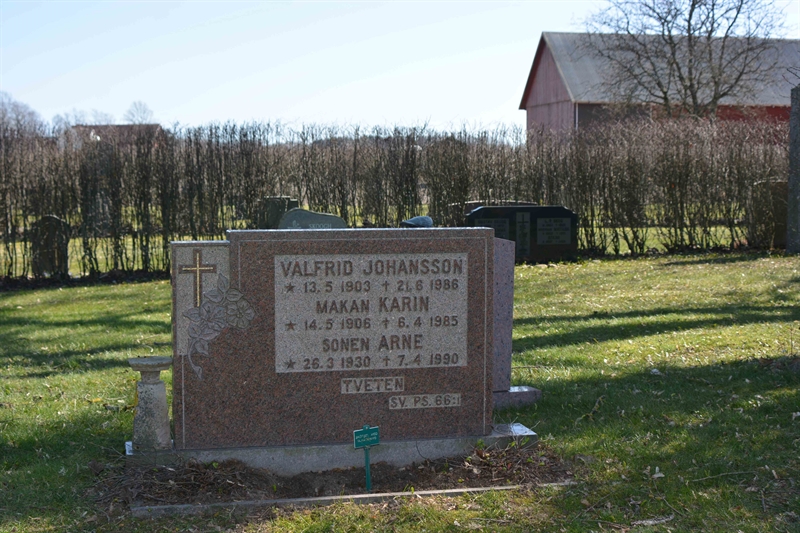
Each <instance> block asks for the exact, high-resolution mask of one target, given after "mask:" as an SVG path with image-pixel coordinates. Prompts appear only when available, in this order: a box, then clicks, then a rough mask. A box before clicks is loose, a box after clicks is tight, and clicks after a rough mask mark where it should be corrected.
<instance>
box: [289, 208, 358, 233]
mask: <svg viewBox="0 0 800 533" xmlns="http://www.w3.org/2000/svg"><path fill="white" fill-rule="evenodd" d="M346 227H347V224H345V223H344V219H343V218H342V217H338V216H336V215H331V214H329V213H316V212H314V211H307V210H305V209H300V208H297V209H291V210H289V211H287V212H286V213H285V214H284V215H283V216H282V217H281V220H280V223H279V224H278V229H344V228H346Z"/></svg>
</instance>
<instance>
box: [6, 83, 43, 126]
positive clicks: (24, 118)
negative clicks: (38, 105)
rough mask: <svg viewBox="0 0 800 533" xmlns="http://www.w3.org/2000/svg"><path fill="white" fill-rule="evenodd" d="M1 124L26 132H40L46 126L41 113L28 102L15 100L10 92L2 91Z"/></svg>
mask: <svg viewBox="0 0 800 533" xmlns="http://www.w3.org/2000/svg"><path fill="white" fill-rule="evenodd" d="M0 126H2V127H3V128H4V129H5V128H14V129H16V130H19V131H22V132H26V133H38V132H40V131H41V130H42V129H43V128H44V122H43V121H42V119H41V117H40V116H39V113H37V112H36V111H34V110H33V109H31V108H30V107H29V106H28V105H27V104H24V103H22V102H18V101H16V100H14V99H13V98H12V97H11V95H10V94H8V93H7V92H5V91H0Z"/></svg>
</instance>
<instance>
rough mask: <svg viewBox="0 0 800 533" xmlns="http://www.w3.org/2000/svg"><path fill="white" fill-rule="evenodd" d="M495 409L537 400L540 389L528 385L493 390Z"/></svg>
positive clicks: (539, 396) (540, 392)
mask: <svg viewBox="0 0 800 533" xmlns="http://www.w3.org/2000/svg"><path fill="white" fill-rule="evenodd" d="M492 396H493V397H494V408H495V409H508V408H509V407H516V408H519V407H525V406H526V405H531V404H533V403H536V402H537V401H539V400H540V399H541V397H542V391H540V390H539V389H534V388H533V387H528V386H519V387H511V388H510V389H508V390H507V391H494V392H493V393H492Z"/></svg>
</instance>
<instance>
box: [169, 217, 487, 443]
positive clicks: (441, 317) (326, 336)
mask: <svg viewBox="0 0 800 533" xmlns="http://www.w3.org/2000/svg"><path fill="white" fill-rule="evenodd" d="M172 254H173V255H172V257H173V265H174V266H173V272H172V283H173V311H174V312H173V335H174V339H173V346H174V370H173V398H174V400H173V418H174V428H175V439H174V440H175V447H176V449H177V450H209V449H226V448H244V447H269V446H297V445H328V444H337V443H338V444H341V443H345V444H346V443H348V442H349V443H350V444H351V445H352V438H353V433H352V432H353V430H354V429H357V428H360V427H362V425H363V424H370V425H372V426H380V432H381V441H382V443H383V442H385V441H392V440H409V439H411V440H414V439H434V438H442V437H445V438H447V437H464V436H476V437H477V436H482V435H488V434H490V433H491V431H492V408H493V399H492V390H493V378H494V375H493V363H494V362H493V359H494V351H493V341H492V337H493V319H494V314H493V313H494V309H493V294H494V275H493V258H494V234H493V230H490V229H485V228H481V229H478V228H475V229H472V228H454V229H424V230H402V229H398V230H392V229H380V230H378V229H364V230H306V231H291V230H279V231H230V232H228V241H197V242H176V243H173V244H172Z"/></svg>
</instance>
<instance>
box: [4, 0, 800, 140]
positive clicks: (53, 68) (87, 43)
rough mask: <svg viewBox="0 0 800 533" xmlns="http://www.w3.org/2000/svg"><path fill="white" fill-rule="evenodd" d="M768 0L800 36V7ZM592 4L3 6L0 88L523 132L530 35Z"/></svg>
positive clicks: (210, 110) (190, 114) (228, 116)
mask: <svg viewBox="0 0 800 533" xmlns="http://www.w3.org/2000/svg"><path fill="white" fill-rule="evenodd" d="M779 1H780V2H781V4H782V5H784V6H785V7H784V12H785V14H786V25H787V32H786V35H785V36H786V37H789V38H795V39H800V0H779ZM603 5H604V2H603V1H602V0H558V1H551V0H528V1H518V2H480V1H474V2H466V1H440V2H419V1H394V2H371V1H361V2H334V1H308V2H265V1H250V2H218V1H190V2H171V1H159V0H155V1H81V2H78V1H71V0H61V1H45V2H32V1H13V0H0V91H4V92H6V93H8V94H10V96H11V97H12V98H13V99H14V100H17V101H20V102H23V103H25V104H27V105H28V106H30V107H31V108H33V109H34V110H35V111H37V112H38V113H39V114H40V115H41V117H42V118H43V119H45V120H52V119H53V118H54V117H55V116H56V115H63V114H65V113H73V112H74V111H84V112H87V113H89V114H90V115H91V112H92V111H99V112H101V113H105V114H109V115H111V116H113V118H114V119H115V120H116V122H117V123H123V122H124V120H123V115H124V114H125V111H126V110H127V109H128V108H129V107H130V106H131V104H132V103H133V102H134V101H142V102H144V103H145V104H147V106H148V107H149V108H150V109H151V110H152V111H153V115H154V119H155V121H156V122H160V123H161V124H163V125H168V126H171V125H174V124H181V125H187V126H195V125H201V124H206V123H209V122H225V121H228V120H231V121H234V122H238V123H243V122H249V121H272V122H275V121H279V122H282V123H284V124H287V125H292V126H297V125H302V124H304V123H305V124H308V123H315V124H337V125H342V126H349V125H355V124H359V125H362V126H366V127H372V126H388V127H391V126H417V125H422V124H427V125H429V126H431V127H433V128H437V129H448V128H460V127H462V126H469V127H494V126H497V125H508V126H524V124H525V112H524V111H521V110H519V103H520V99H521V97H522V92H523V90H524V88H525V82H526V80H527V76H528V73H529V71H530V67H531V64H532V62H533V57H534V54H535V52H536V47H537V45H538V43H539V38H540V35H541V32H543V31H582V29H583V24H582V22H583V20H584V19H585V17H586V16H587V15H589V14H590V13H592V12H593V11H596V10H598V9H600V8H602V7H603Z"/></svg>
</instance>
